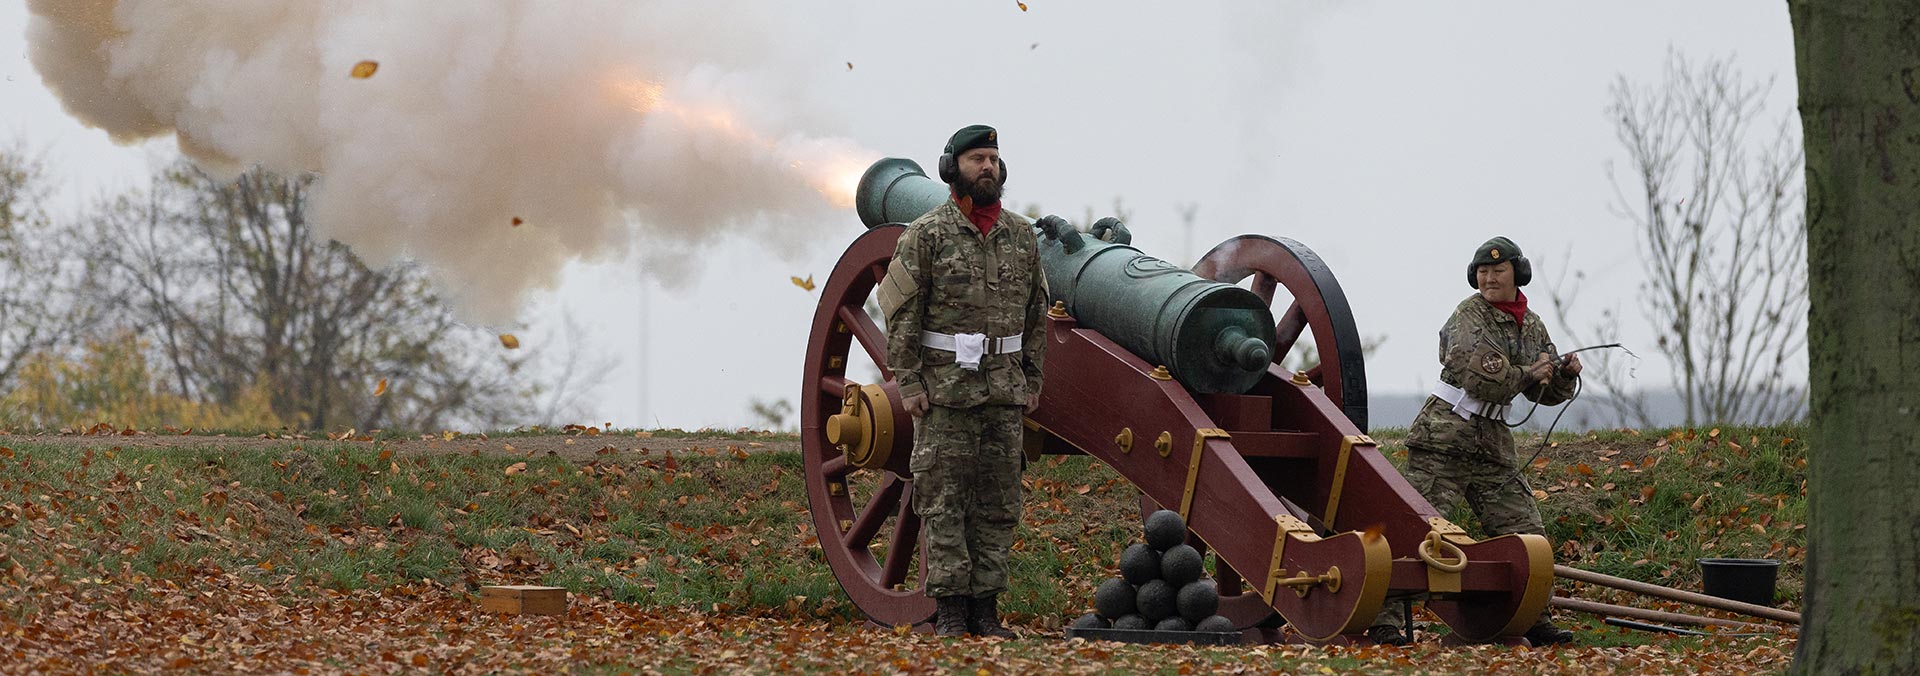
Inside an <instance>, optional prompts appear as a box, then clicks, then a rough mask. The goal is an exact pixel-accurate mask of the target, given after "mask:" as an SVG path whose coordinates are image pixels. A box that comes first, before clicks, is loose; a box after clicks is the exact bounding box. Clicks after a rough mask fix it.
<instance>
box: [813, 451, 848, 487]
mask: <svg viewBox="0 0 1920 676" xmlns="http://www.w3.org/2000/svg"><path fill="white" fill-rule="evenodd" d="M853 469H854V467H853V463H850V462H847V456H845V455H836V456H833V457H831V458H828V459H826V460H825V461H823V462H821V463H820V475H821V476H824V477H826V478H828V479H830V480H836V481H837V480H840V479H844V478H846V476H847V475H848V474H852V473H853Z"/></svg>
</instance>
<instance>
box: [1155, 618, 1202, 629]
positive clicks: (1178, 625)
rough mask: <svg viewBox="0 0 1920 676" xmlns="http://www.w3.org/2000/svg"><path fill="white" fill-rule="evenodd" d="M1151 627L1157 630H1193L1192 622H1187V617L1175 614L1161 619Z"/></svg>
mask: <svg viewBox="0 0 1920 676" xmlns="http://www.w3.org/2000/svg"><path fill="white" fill-rule="evenodd" d="M1153 628H1154V629H1155V630H1158V631H1193V623H1192V622H1188V621H1187V618H1184V617H1181V616H1179V615H1175V616H1173V617H1169V618H1167V619H1164V620H1161V621H1160V622H1159V623H1158V624H1155V625H1153Z"/></svg>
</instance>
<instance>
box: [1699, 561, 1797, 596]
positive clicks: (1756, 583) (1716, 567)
mask: <svg viewBox="0 0 1920 676" xmlns="http://www.w3.org/2000/svg"><path fill="white" fill-rule="evenodd" d="M1779 573H1780V562H1779V561H1776V560H1774V559H1700V586H1701V588H1703V589H1704V590H1705V591H1706V592H1707V595H1708V596H1718V597H1720V598H1723V599H1730V600H1734V601H1741V602H1745V603H1751V604H1754V605H1756V606H1767V607H1769V608H1771V607H1773V582H1774V579H1775V578H1776V577H1777V576H1778V575H1779Z"/></svg>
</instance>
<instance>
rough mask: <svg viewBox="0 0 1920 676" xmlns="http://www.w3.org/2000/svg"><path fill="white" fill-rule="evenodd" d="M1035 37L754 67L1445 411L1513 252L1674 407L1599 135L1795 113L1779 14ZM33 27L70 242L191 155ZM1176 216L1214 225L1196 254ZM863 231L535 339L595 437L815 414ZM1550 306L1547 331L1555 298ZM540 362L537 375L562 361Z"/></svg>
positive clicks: (636, 295) (1035, 32) (865, 7)
mask: <svg viewBox="0 0 1920 676" xmlns="http://www.w3.org/2000/svg"><path fill="white" fill-rule="evenodd" d="M769 4H771V3H769ZM1027 7H1028V11H1025V12H1023V11H1021V9H1020V8H1019V7H1018V6H1017V5H1016V3H1014V2H1012V1H1011V0H1008V1H1007V2H1004V3H1002V2H997V1H996V2H968V3H952V2H942V3H932V2H892V1H888V2H881V1H879V0H873V1H869V2H815V3H807V7H806V8H805V10H806V11H805V12H804V13H800V12H797V11H795V10H792V9H789V8H779V9H777V10H776V8H775V7H769V8H768V9H769V10H770V11H782V12H787V13H788V14H789V15H787V16H780V17H772V18H768V19H767V20H775V19H777V21H779V22H780V25H779V29H780V35H781V37H780V39H781V40H783V41H785V42H786V43H787V44H784V45H783V46H782V47H781V49H778V50H772V51H771V53H776V54H779V57H778V58H779V62H778V63H772V64H762V65H761V66H759V67H761V68H770V69H774V70H777V71H779V72H782V73H784V74H785V75H786V76H787V77H790V78H792V82H793V83H796V84H798V85H800V87H801V88H802V89H804V90H805V91H806V92H808V93H807V94H806V96H808V97H809V98H810V99H811V103H810V104H809V105H810V106H811V107H812V108H813V109H814V110H817V111H824V112H825V113H826V114H824V115H815V116H814V119H816V120H817V122H815V124H817V125H818V126H819V127H820V128H818V129H807V130H804V131H807V132H809V133H816V134H820V135H830V136H844V137H847V138H850V139H852V140H854V141H856V142H857V143H858V144H860V145H862V146H864V147H866V148H869V149H872V150H873V151H876V152H878V153H881V154H885V155H900V156H906V157H911V158H914V159H916V160H918V161H920V162H921V163H922V164H923V165H926V166H929V167H931V166H932V159H933V157H934V156H936V155H937V154H938V152H939V149H940V146H941V144H942V143H943V142H944V141H945V139H946V137H947V135H948V134H950V133H951V132H952V131H953V130H954V129H956V128H958V127H960V126H963V125H966V124H971V123H976V122H979V123H987V124H992V125H994V126H996V127H998V128H999V129H1000V132H1001V151H1002V153H1003V155H1004V156H1005V157H1006V159H1007V162H1008V164H1009V165H1010V166H1012V167H1013V169H1012V171H1011V172H1010V173H1012V174H1017V175H1019V178H1017V179H1013V180H1012V181H1011V182H1010V184H1009V191H1008V200H1009V202H1010V203H1011V204H1012V205H1013V206H1014V207H1016V208H1023V206H1024V205H1026V204H1030V203H1031V204H1038V205H1039V206H1041V207H1042V208H1043V209H1045V210H1048V211H1058V212H1061V213H1063V214H1065V215H1067V216H1069V217H1071V218H1073V219H1074V220H1079V219H1080V217H1081V215H1082V214H1083V213H1084V212H1085V209H1086V208H1087V207H1089V206H1093V207H1096V209H1097V211H1100V212H1105V211H1109V210H1110V208H1109V207H1110V206H1111V204H1112V203H1113V200H1114V199H1115V198H1116V197H1118V198H1121V199H1123V200H1124V201H1125V204H1126V206H1127V208H1128V209H1129V210H1130V211H1132V220H1131V221H1130V223H1129V225H1130V226H1131V227H1132V229H1133V232H1134V233H1135V241H1134V244H1135V246H1137V247H1139V248H1141V249H1143V250H1145V251H1147V252H1148V253H1152V254H1156V255H1161V256H1164V257H1166V258H1169V259H1172V260H1177V261H1183V262H1184V261H1190V260H1191V259H1192V257H1193V256H1196V255H1198V254H1199V253H1202V252H1204V251H1205V250H1207V249H1208V248H1210V247H1212V246H1213V245H1214V244H1216V243H1218V242H1220V241H1222V240H1225V239H1227V238H1229V237H1232V236H1234V235H1238V234H1242V233H1262V234H1269V235H1278V236H1286V237H1291V238H1294V239H1297V240H1300V241H1301V242H1304V243H1306V244H1307V245H1308V246H1310V247H1312V248H1313V249H1314V250H1316V251H1317V252H1319V253H1320V255H1321V256H1323V257H1324V258H1325V259H1326V260H1327V262H1328V263H1329V264H1330V265H1331V267H1332V268H1333V271H1334V272H1335V274H1336V275H1337V276H1338V277H1339V279H1340V282H1341V284H1342V285H1343V286H1344V287H1345V290H1346V293H1347V296H1348V300H1349V302H1350V303H1351V304H1352V307H1353V308H1354V311H1355V314H1356V322H1357V324H1358V326H1359V328H1360V331H1361V333H1362V334H1363V335H1368V336H1382V337H1384V338H1385V339H1386V341H1385V343H1384V344H1383V345H1382V346H1381V348H1380V350H1379V352H1378V354H1376V355H1375V356H1374V358H1373V359H1372V360H1370V361H1369V362H1368V369H1367V370H1368V378H1369V382H1370V384H1371V387H1372V389H1373V390H1374V391H1376V392H1416V391H1422V390H1425V389H1427V388H1430V387H1431V386H1432V383H1433V380H1434V378H1435V376H1436V374H1437V373H1438V370H1439V368H1438V365H1437V364H1436V363H1435V362H1434V339H1435V338H1434V336H1435V332H1436V331H1437V329H1438V328H1439V326H1440V324H1441V323H1442V322H1444V321H1445V319H1446V316H1447V314H1448V312H1449V311H1450V310H1451V309H1452V307H1453V305H1454V304H1455V303H1456V302H1458V301H1459V300H1460V299H1461V298H1463V297H1465V296H1466V295H1467V294H1469V293H1471V289H1469V288H1467V286H1466V285H1465V282H1464V279H1463V275H1462V273H1461V271H1462V269H1463V266H1464V265H1465V263H1466V261H1467V259H1468V257H1469V256H1470V254H1471V251H1472V249H1473V247H1474V246H1475V245H1477V244H1479V243H1480V242H1481V241H1482V240H1485V239H1486V238H1488V237H1491V236H1493V235H1507V236H1510V237H1512V238H1513V239H1514V240H1515V241H1516V242H1518V243H1519V244H1520V245H1521V246H1522V247H1523V248H1525V250H1526V251H1527V253H1528V254H1529V256H1530V257H1531V258H1532V259H1533V260H1534V262H1535V267H1536V280H1538V279H1542V278H1547V279H1550V278H1553V277H1554V276H1556V275H1558V274H1559V273H1560V272H1561V271H1562V270H1564V269H1580V270H1584V271H1586V272H1587V273H1588V274H1589V275H1590V276H1591V279H1592V281H1591V284H1592V287H1591V288H1590V290H1589V291H1588V292H1586V295H1585V296H1584V299H1590V300H1587V301H1586V304H1587V305H1588V306H1587V307H1583V308H1581V312H1580V314H1581V315H1582V316H1586V317H1590V318H1591V317H1594V316H1596V315H1597V312H1598V310H1599V308H1600V307H1601V306H1602V305H1603V304H1619V305H1621V306H1623V307H1624V308H1625V309H1626V312H1625V317H1626V319H1627V320H1628V321H1627V323H1626V325H1625V326H1624V327H1623V329H1624V332H1625V337H1626V338H1627V340H1628V342H1629V343H1630V344H1631V345H1632V346H1633V347H1634V348H1636V351H1637V352H1639V353H1640V354H1641V355H1642V356H1645V357H1647V358H1648V360H1649V361H1648V363H1647V364H1646V365H1643V366H1642V367H1641V368H1639V369H1638V377H1639V379H1640V381H1641V382H1643V383H1645V384H1647V385H1651V386H1663V385H1664V384H1665V383H1666V380H1667V379H1666V376H1665V375H1664V373H1665V371H1666V365H1665V363H1664V362H1663V361H1661V360H1660V359H1659V357H1658V356H1657V355H1656V354H1655V350H1654V349H1653V337H1652V333H1651V332H1650V331H1649V330H1648V329H1647V327H1646V326H1645V324H1646V322H1645V321H1644V320H1642V319H1641V318H1640V315H1639V313H1638V312H1637V311H1636V310H1634V309H1633V303H1634V294H1635V287H1636V285H1637V284H1638V283H1639V281H1640V279H1641V273H1640V268H1639V265H1638V262H1637V261H1636V260H1635V258H1634V244H1633V241H1632V236H1633V233H1632V232H1631V231H1630V230H1629V228H1628V226H1627V224H1626V223H1625V222H1623V221H1622V220H1620V219H1619V218H1617V217H1615V216H1613V215H1612V214H1611V212H1610V211H1609V209H1608V203H1609V200H1610V199H1611V195H1612V190H1611V188H1610V187H1609V184H1608V179H1607V172H1606V164H1607V163H1608V162H1609V161H1617V160H1619V159H1620V158H1621V157H1622V152H1621V150H1620V148H1619V146H1618V144H1617V142H1616V141H1615V139H1614V137H1613V129H1612V127H1611V126H1610V125H1609V123H1608V121H1607V120H1606V118H1605V116H1604V115H1603V112H1602V111H1603V109H1604V107H1605V106H1606V104H1607V102H1608V86H1609V84H1610V83H1611V82H1612V81H1613V80H1614V78H1615V77H1616V76H1621V75H1624V76H1625V77H1626V78H1627V79H1629V80H1631V81H1637V82H1655V81H1657V80H1658V78H1659V77H1660V75H1661V72H1662V68H1663V64H1664V62H1665V60H1666V58H1667V53H1668V50H1669V48H1672V49H1676V50H1679V51H1681V52H1682V53H1684V54H1686V55H1688V56H1690V57H1693V58H1696V59H1701V58H1708V57H1731V58H1733V60H1734V62H1735V64H1736V65H1737V66H1738V67H1739V68H1741V69H1742V70H1744V71H1745V72H1746V73H1748V74H1749V75H1751V76H1754V77H1760V78H1766V77H1773V78H1775V82H1774V85H1773V88H1772V90H1771V94H1770V96H1769V97H1768V107H1769V112H1770V113H1771V114H1773V115H1779V114H1782V113H1784V112H1786V111H1789V110H1791V109H1792V107H1793V102H1794V100H1795V91H1794V87H1793V77H1792V75H1793V52H1792V36H1791V30H1790V25H1789V23H1788V18H1787V15H1786V11H1785V10H1786V8H1785V4H1784V3H1780V2H1755V1H1753V0H1739V1H1732V0H1722V1H1718V2H1685V3H1674V2H1609V3H1581V4H1578V5H1575V4H1573V3H1539V2H1475V3H1444V4H1443V3H1426V2H1342V3H1291V2H1290V3H1278V2H1275V3H1265V2H1261V3H1255V2H1240V3H1216V2H1179V3H1173V2H1119V1H1113V0H1100V1H1093V0H1088V1H1086V2H1052V1H1049V0H1029V1H1028V2H1027ZM713 11H715V12H722V11H727V10H722V9H717V8H716V9H715V10H713ZM734 11H738V10H734ZM743 20H745V19H744V18H743ZM26 25H27V13H26V10H25V9H24V7H22V6H21V5H20V4H19V3H6V4H5V5H0V55H5V58H4V59H0V77H3V78H4V79H3V80H0V137H13V138H18V139H21V140H23V141H25V143H26V144H27V146H28V147H29V148H32V149H37V150H39V151H41V152H43V153H44V155H45V157H46V159H47V160H48V162H49V163H50V165H51V168H52V170H53V172H54V174H55V176H56V177H57V178H58V179H59V180H61V181H63V182H64V185H65V186H66V189H65V190H64V191H63V192H62V193H61V195H60V198H59V199H60V204H59V205H57V207H58V208H57V210H58V211H59V212H60V213H63V214H68V215H71V214H73V213H75V212H77V211H78V210H79V209H80V208H81V205H83V204H84V203H85V202H86V201H87V200H89V199H91V198H92V197H94V196H97V195H99V194H102V193H106V192H112V191H117V190H124V189H127V188H130V187H137V186H140V185H142V184H143V183H144V181H145V176H146V174H147V172H148V171H149V170H150V168H151V167H152V166H153V165H154V164H155V163H157V162H165V161H167V160H169V159H170V158H171V157H173V154H172V153H173V151H172V150H171V148H172V144H171V143H168V142H164V141H156V142H149V143H148V144H146V145H143V146H137V147H122V146H116V145H114V144H113V143H111V142H109V141H108V139H107V138H106V135H105V134H104V133H103V132H101V131H98V130H94V129H88V128H86V127H84V126H82V125H81V124H79V123H78V122H76V121H74V119H73V118H72V117H70V116H68V115H67V114H65V113H64V112H63V111H62V108H61V105H60V103H59V101H58V100H57V99H56V98H55V97H54V95H53V94H52V93H51V92H50V91H49V90H48V89H47V88H46V87H45V86H44V85H43V84H42V82H41V78H40V75H39V74H38V73H37V72H36V71H35V70H34V67H33V65H32V64H31V63H29V61H28V60H27V47H26V41H25V32H26ZM711 39H718V40H724V39H727V36H725V35H716V36H712V38H711ZM848 63H851V64H852V66H853V67H852V68H851V69H849V68H848V66H847V64H848ZM323 180H324V179H323ZM1181 203H1197V204H1198V205H1199V212H1198V215H1199V218H1198V224H1197V227H1196V228H1195V231H1194V232H1193V233H1192V236H1191V242H1188V241H1184V238H1183V236H1182V233H1181V232H1180V228H1179V227H1178V226H1179V223H1180V221H1179V218H1178V215H1177V213H1178V212H1177V211H1176V205H1178V204H1181ZM1100 215H1104V213H1102V214H1100ZM860 228H861V226H860V225H859V223H858V221H857V219H856V218H855V217H854V216H853V214H852V213H851V212H850V211H848V212H846V213H843V214H840V215H838V217H837V218H830V219H828V222H824V223H820V224H818V226H817V227H813V228H812V229H811V230H809V231H808V232H807V233H805V234H804V236H803V237H800V238H799V240H800V241H803V242H806V244H804V245H802V246H799V247H795V246H792V245H791V243H789V242H782V243H780V244H778V245H775V246H765V245H762V244H761V243H760V242H759V241H758V239H760V238H746V237H735V238H722V239H720V240H718V241H717V242H715V243H714V244H712V245H710V246H708V247H706V248H705V249H704V250H702V251H701V252H700V253H698V254H697V255H696V257H695V258H696V262H697V263H698V264H699V265H698V266H697V267H694V268H690V269H688V270H686V271H679V272H676V273H675V274H674V275H673V276H672V278H671V279H660V278H657V277H649V276H648V275H647V274H646V273H645V271H643V270H640V269H639V267H640V266H639V265H637V264H635V263H601V264H596V265H573V266H569V267H568V269H567V270H566V272H565V274H564V275H563V279H564V281H563V283H562V284H561V286H560V288H559V289H557V290H554V291H552V292H548V293H542V294H538V295H537V296H536V298H535V299H534V300H533V301H531V302H530V303H529V307H528V310H527V312H528V314H527V315H526V316H527V317H528V319H529V321H531V322H533V323H534V324H535V325H536V326H538V327H552V326H555V325H557V324H558V320H557V317H558V316H559V314H560V313H561V312H562V311H565V312H569V313H571V314H573V315H574V316H575V317H576V318H577V319H578V320H580V321H581V322H582V323H583V324H585V325H586V326H587V327H588V329H589V331H590V332H591V334H592V335H591V340H592V343H593V344H594V345H596V346H598V349H599V350H600V351H602V352H603V353H604V354H605V355H607V356H609V357H611V358H614V359H617V360H618V362H617V365H616V366H615V367H614V368H612V369H611V370H610V371H608V372H607V373H606V377H605V379H604V382H603V383H602V384H601V386H600V389H599V391H598V392H597V393H596V395H595V396H594V397H592V398H590V400H589V401H588V404H587V407H586V411H585V419H584V421H586V422H612V423H614V424H615V425H619V426H649V427H650V426H654V425H656V424H657V425H665V426H678V427H688V428H691V427H699V426H706V425H717V426H734V425H741V424H746V423H748V422H749V421H750V420H751V416H750V415H749V413H748V412H747V402H748V399H749V398H750V397H757V398H760V399H763V400H773V399H794V398H795V397H796V395H797V393H798V391H799V389H800V360H801V354H802V352H803V348H804V346H805V343H806V341H807V334H806V331H807V328H808V323H809V322H810V320H811V315H812V312H813V309H814V301H815V298H814V297H813V296H812V295H810V294H809V293H807V292H805V291H802V290H801V289H799V288H797V287H795V286H793V285H792V284H790V283H789V281H788V277H789V276H790V275H799V276H802V277H805V276H807V275H809V274H811V275H813V276H814V277H815V278H816V280H824V278H825V277H826V275H827V274H828V272H829V271H830V270H831V269H832V266H833V264H834V262H835V260H837V258H838V256H839V254H840V252H841V250H842V249H843V248H844V247H845V246H846V244H847V243H849V242H850V241H852V239H853V237H854V236H855V235H856V234H857V233H858V232H859V231H860ZM1569 251H1571V255H1569V254H1568V252H1569ZM1528 290H1529V291H1532V293H1531V294H1530V295H1531V296H1532V298H1533V299H1534V303H1535V307H1536V310H1538V311H1540V313H1541V314H1542V315H1545V316H1548V317H1551V316H1552V315H1551V311H1550V309H1549V308H1547V307H1544V305H1545V297H1546V293H1545V290H1544V289H1543V288H1541V287H1540V284H1539V282H1538V281H1536V284H1535V285H1534V286H1533V287H1529V289H1528ZM1551 328H1552V329H1553V330H1555V331H1556V332H1557V333H1562V332H1564V328H1563V327H1560V326H1553V327H1551ZM530 333H531V334H532V335H530V336H528V338H529V340H527V341H525V344H526V345H527V347H528V349H539V348H541V347H543V346H546V345H550V344H552V343H553V342H554V340H553V339H551V338H550V337H549V336H546V335H544V334H543V332H542V331H538V330H536V331H533V332H530ZM643 342H644V343H645V345H646V354H647V357H648V358H647V360H646V361H647V363H646V364H645V366H646V367H648V368H645V369H643V368H642V364H641V359H640V350H641V345H642V343H643ZM1560 342H1561V343H1562V347H1571V345H1569V344H1567V343H1568V341H1567V340H1566V339H1564V338H1563V339H1561V341H1560ZM643 392H644V394H643ZM643 401H644V403H645V407H644V410H643V406H642V404H643ZM1406 423H1407V421H1387V420H1376V421H1374V424H1375V425H1378V426H1400V425H1405V424H1406Z"/></svg>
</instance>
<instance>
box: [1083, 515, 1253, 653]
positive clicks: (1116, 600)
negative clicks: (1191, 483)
mask: <svg viewBox="0 0 1920 676" xmlns="http://www.w3.org/2000/svg"><path fill="white" fill-rule="evenodd" d="M1186 536H1187V522H1186V520H1185V519H1182V518H1180V514H1179V513H1177V512H1173V511H1170V510H1165V509H1163V510H1160V511H1157V512H1154V513H1153V514H1150V515H1148V516H1147V543H1146V544H1134V545H1131V546H1129V547H1127V550H1126V551H1125V552H1122V553H1121V554H1120V577H1117V578H1114V579H1111V580H1107V581H1106V582H1103V583H1101V584H1100V588H1099V589H1096V590H1094V592H1093V609H1094V611H1095V612H1092V613H1088V614H1086V615H1082V616H1081V617H1080V619H1077V620H1074V621H1073V627H1074V628H1075V629H1105V628H1108V627H1112V628H1114V629H1155V630H1159V631H1208V632H1222V631H1233V630H1234V627H1233V621H1232V620H1228V619H1227V618H1225V617H1221V616H1219V615H1215V614H1214V612H1215V611H1218V610H1219V609H1220V592H1219V587H1218V586H1217V585H1215V584H1214V582H1213V580H1210V579H1207V578H1206V569H1205V568H1203V567H1202V566H1201V561H1200V551H1199V550H1196V549H1194V548H1193V547H1191V546H1189V545H1187V544H1186V543H1185V540H1186Z"/></svg>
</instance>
